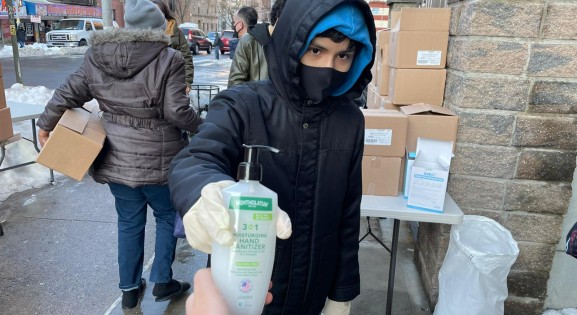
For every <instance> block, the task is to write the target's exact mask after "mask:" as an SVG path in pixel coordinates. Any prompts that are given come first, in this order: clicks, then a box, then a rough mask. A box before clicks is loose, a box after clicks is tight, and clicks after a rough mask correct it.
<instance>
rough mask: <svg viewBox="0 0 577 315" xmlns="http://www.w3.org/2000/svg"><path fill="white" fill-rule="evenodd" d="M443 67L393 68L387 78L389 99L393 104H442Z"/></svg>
mask: <svg viewBox="0 0 577 315" xmlns="http://www.w3.org/2000/svg"><path fill="white" fill-rule="evenodd" d="M446 75H447V71H446V70H445V69H395V68H391V76H390V78H389V82H390V84H389V99H390V100H391V102H392V103H393V104H395V105H411V104H415V103H427V104H433V105H437V106H442V105H443V98H444V96H445V79H446Z"/></svg>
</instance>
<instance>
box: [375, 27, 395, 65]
mask: <svg viewBox="0 0 577 315" xmlns="http://www.w3.org/2000/svg"><path fill="white" fill-rule="evenodd" d="M390 34H391V32H390V31H388V30H386V31H379V32H377V49H376V52H375V55H376V56H375V59H376V61H377V62H383V63H387V60H388V59H389V45H390V41H391V37H390Z"/></svg>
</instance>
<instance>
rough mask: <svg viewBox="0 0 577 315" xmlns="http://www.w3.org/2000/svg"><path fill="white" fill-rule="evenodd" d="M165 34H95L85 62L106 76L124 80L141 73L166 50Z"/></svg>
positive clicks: (119, 31) (133, 31) (135, 31)
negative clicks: (87, 60) (91, 64)
mask: <svg viewBox="0 0 577 315" xmlns="http://www.w3.org/2000/svg"><path fill="white" fill-rule="evenodd" d="M169 42H170V38H169V37H168V36H166V35H165V34H164V30H143V29H111V30H104V31H99V32H95V33H94V35H93V36H92V38H91V45H92V47H91V48H90V49H89V50H88V51H87V52H86V55H87V58H88V59H89V60H90V62H92V63H94V64H95V65H96V66H97V67H98V68H99V69H100V70H102V71H104V72H105V73H107V74H108V75H110V76H112V77H115V78H119V79H125V78H130V77H132V76H134V75H135V74H137V73H138V72H140V70H142V69H143V68H144V67H145V66H146V65H148V64H149V63H150V61H151V60H152V59H154V58H156V56H158V54H159V53H160V52H162V51H163V50H165V49H168V44H169Z"/></svg>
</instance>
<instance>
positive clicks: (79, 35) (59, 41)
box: [46, 18, 118, 47]
mask: <svg viewBox="0 0 577 315" xmlns="http://www.w3.org/2000/svg"><path fill="white" fill-rule="evenodd" d="M52 26H53V28H52V30H51V31H50V32H48V33H46V46H48V47H76V46H86V45H88V40H89V39H90V37H92V34H93V33H94V32H95V31H99V30H102V29H104V25H103V24H102V20H101V19H93V18H75V19H63V20H60V21H58V22H55V23H53V24H52ZM113 27H115V28H118V24H116V22H114V23H113Z"/></svg>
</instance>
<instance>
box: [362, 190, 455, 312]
mask: <svg viewBox="0 0 577 315" xmlns="http://www.w3.org/2000/svg"><path fill="white" fill-rule="evenodd" d="M361 216H364V217H385V218H389V219H394V223H393V237H392V244H391V249H390V250H389V248H387V247H386V246H385V245H384V244H383V243H382V242H381V245H383V246H384V247H385V249H386V250H387V251H389V252H390V253H391V261H390V265H389V283H388V287H387V310H386V314H387V315H391V311H392V307H393V292H394V288H395V267H396V263H397V245H398V241H399V225H400V221H401V220H404V221H417V222H428V223H444V224H459V223H461V222H463V211H461V209H460V208H459V206H458V205H457V204H456V203H455V201H454V200H453V198H451V196H449V194H446V195H445V204H444V211H443V213H435V212H428V211H424V210H417V209H412V208H409V207H407V200H406V199H405V198H403V195H402V194H399V195H398V196H396V197H392V196H391V197H389V196H373V195H363V199H362V201H361ZM368 233H371V232H370V231H369V232H368ZM368 233H367V235H368ZM371 234H372V233H371ZM367 235H365V236H364V237H366V236H367ZM373 236H374V235H373ZM364 237H363V238H364ZM361 240H362V238H361ZM379 241H380V240H379Z"/></svg>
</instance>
